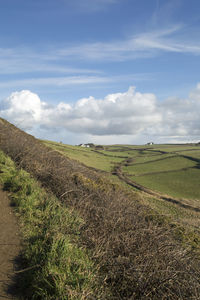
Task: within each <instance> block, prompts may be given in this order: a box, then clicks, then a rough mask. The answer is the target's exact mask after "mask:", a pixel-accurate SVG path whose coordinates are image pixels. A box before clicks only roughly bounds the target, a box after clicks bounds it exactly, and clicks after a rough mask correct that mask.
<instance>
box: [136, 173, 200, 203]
mask: <svg viewBox="0 0 200 300" xmlns="http://www.w3.org/2000/svg"><path fill="white" fill-rule="evenodd" d="M132 179H133V180H134V181H136V182H138V183H140V184H142V185H144V186H145V187H148V188H150V189H153V190H155V191H158V192H161V193H163V194H168V195H170V196H173V197H176V198H183V199H184V198H186V199H195V200H198V203H199V204H200V188H199V179H200V169H187V170H183V171H176V172H171V173H164V172H163V173H159V174H152V175H148V176H140V177H135V176H134V177H132Z"/></svg>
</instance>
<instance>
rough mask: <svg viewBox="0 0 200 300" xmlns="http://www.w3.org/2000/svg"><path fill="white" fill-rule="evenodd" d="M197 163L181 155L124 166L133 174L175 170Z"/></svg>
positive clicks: (126, 170) (125, 169)
mask: <svg viewBox="0 0 200 300" xmlns="http://www.w3.org/2000/svg"><path fill="white" fill-rule="evenodd" d="M195 165H196V163H195V162H194V161H192V160H189V159H187V158H184V157H181V156H174V157H167V158H165V159H164V158H163V159H158V160H154V161H151V162H148V163H147V162H146V163H145V162H144V163H140V164H134V163H133V165H131V166H128V167H124V168H123V170H124V171H125V172H128V173H131V174H136V175H140V174H145V173H154V172H167V171H174V170H179V169H183V168H191V167H194V166H195Z"/></svg>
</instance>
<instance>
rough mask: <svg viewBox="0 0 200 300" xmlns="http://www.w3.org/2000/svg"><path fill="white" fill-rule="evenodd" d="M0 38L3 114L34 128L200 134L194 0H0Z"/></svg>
mask: <svg viewBox="0 0 200 300" xmlns="http://www.w3.org/2000/svg"><path fill="white" fill-rule="evenodd" d="M0 41H1V43H0V90H1V93H0V100H1V102H0V115H1V116H2V117H4V118H6V119H8V120H9V121H11V122H12V123H14V124H16V125H17V126H19V127H21V128H23V129H24V130H26V131H27V132H30V133H31V134H34V135H36V136H37V137H41V138H47V139H53V140H63V142H65V143H71V144H75V143H79V142H87V141H93V142H96V143H145V142H148V141H149V140H154V141H155V142H158V143H162V142H183V141H186V142H188V141H197V140H199V133H200V125H199V122H198V112H199V109H200V85H199V82H200V75H199V74H200V72H199V70H200V2H199V1H198V0H190V1H188V0H172V1H171V0H57V1H55V0H18V1H13V0H0ZM131 87H135V88H131ZM186 108H187V109H186Z"/></svg>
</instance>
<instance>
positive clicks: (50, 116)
mask: <svg viewBox="0 0 200 300" xmlns="http://www.w3.org/2000/svg"><path fill="white" fill-rule="evenodd" d="M199 112H200V84H198V85H197V88H196V89H194V90H193V91H192V92H191V93H190V95H189V97H188V98H187V99H179V98H169V99H166V100H164V101H162V102H160V101H158V100H157V98H156V96H155V95H154V94H142V93H139V92H136V91H135V88H133V87H131V88H129V90H128V91H127V92H125V93H116V94H109V95H107V96H106V97H105V98H104V99H95V98H94V97H89V98H82V99H80V100H78V101H77V102H76V103H75V104H74V105H70V104H68V103H64V102H61V103H59V104H58V105H57V106H54V107H52V106H51V107H50V106H49V105H47V103H45V102H42V101H41V100H40V99H39V97H38V96H37V95H36V94H34V93H32V92H30V91H21V92H15V93H12V94H11V95H10V96H9V97H8V98H6V99H5V100H4V101H2V102H1V105H0V115H1V116H2V117H3V118H5V119H8V120H9V121H11V122H13V123H15V124H16V125H18V126H19V127H21V128H23V129H26V130H31V129H32V130H33V131H34V128H35V126H37V128H39V127H41V128H43V129H46V130H48V131H49V132H51V131H52V132H55V130H58V132H59V130H60V131H62V132H63V130H66V131H67V132H71V133H74V134H78V135H79V136H80V135H85V136H88V137H90V138H91V139H92V138H93V140H95V141H102V142H103V141H105V142H109V140H110V141H115V140H118V142H120V139H121V140H122V141H126V142H128V140H129V141H133V140H134V139H135V138H137V139H138V140H140V141H141V140H142V138H141V137H142V136H143V139H145V140H147V139H150V137H151V138H154V140H159V139H160V140H162V139H164V140H172V139H175V140H178V139H181V140H183V139H192V138H193V139H195V138H198V136H199V135H200V122H199ZM38 130H39V129H38ZM109 136H110V139H109Z"/></svg>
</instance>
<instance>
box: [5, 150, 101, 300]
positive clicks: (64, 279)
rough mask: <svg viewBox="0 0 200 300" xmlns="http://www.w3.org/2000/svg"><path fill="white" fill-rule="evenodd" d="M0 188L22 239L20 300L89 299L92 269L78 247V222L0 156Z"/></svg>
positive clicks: (10, 161) (70, 213) (70, 212)
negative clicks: (13, 208)
mask: <svg viewBox="0 0 200 300" xmlns="http://www.w3.org/2000/svg"><path fill="white" fill-rule="evenodd" d="M0 170H1V176H0V182H1V185H2V186H3V188H4V190H7V191H9V194H10V198H11V201H12V205H13V206H14V207H15V211H16V213H17V215H18V217H19V223H20V229H21V232H22V236H23V247H22V248H23V249H22V268H23V269H25V271H24V272H22V273H21V274H22V275H21V277H20V278H19V281H20V282H19V283H18V286H20V291H19V293H20V295H23V296H22V298H23V299H60V300H62V299H88V298H89V295H91V294H92V286H93V280H94V276H95V275H94V266H93V263H92V262H91V260H90V258H89V254H88V253H87V252H86V250H85V249H83V248H81V247H79V246H78V245H79V235H80V227H81V226H82V225H83V220H82V219H81V218H80V217H79V216H78V215H77V213H76V212H75V211H74V210H70V209H68V208H66V206H63V205H62V204H61V203H60V202H59V201H58V200H57V199H56V198H55V197H54V196H51V195H49V194H47V193H46V192H45V191H44V190H43V189H42V188H41V187H40V186H39V184H38V183H37V182H36V181H35V180H34V179H32V178H31V177H30V175H29V174H28V173H27V172H25V171H24V170H18V169H16V167H15V164H14V163H13V161H12V160H11V159H10V158H8V157H7V156H5V154H4V153H3V152H2V151H0Z"/></svg>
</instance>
